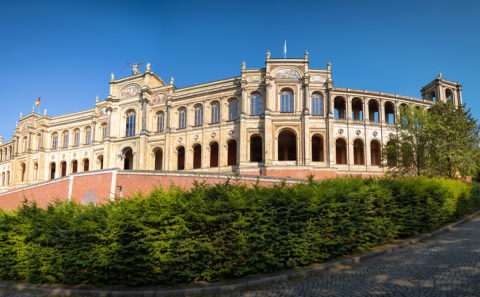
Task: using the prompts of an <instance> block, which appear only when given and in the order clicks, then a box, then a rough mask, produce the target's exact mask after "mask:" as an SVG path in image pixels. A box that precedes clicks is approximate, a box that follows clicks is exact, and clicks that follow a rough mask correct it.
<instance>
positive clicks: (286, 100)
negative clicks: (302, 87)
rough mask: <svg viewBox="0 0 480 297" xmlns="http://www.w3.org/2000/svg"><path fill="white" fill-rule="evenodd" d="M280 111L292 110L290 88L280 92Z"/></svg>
mask: <svg viewBox="0 0 480 297" xmlns="http://www.w3.org/2000/svg"><path fill="white" fill-rule="evenodd" d="M280 112H293V93H292V91H290V90H283V91H281V92H280Z"/></svg>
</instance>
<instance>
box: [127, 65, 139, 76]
mask: <svg viewBox="0 0 480 297" xmlns="http://www.w3.org/2000/svg"><path fill="white" fill-rule="evenodd" d="M127 65H128V66H130V67H132V75H136V74H140V71H138V69H139V68H140V66H142V65H143V63H132V64H130V63H129V62H127Z"/></svg>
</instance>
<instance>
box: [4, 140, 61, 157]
mask: <svg viewBox="0 0 480 297" xmlns="http://www.w3.org/2000/svg"><path fill="white" fill-rule="evenodd" d="M57 147H58V134H53V137H52V149H56V148H57ZM11 157H12V156H11V155H10V158H11Z"/></svg>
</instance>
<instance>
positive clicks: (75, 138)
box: [73, 129, 80, 146]
mask: <svg viewBox="0 0 480 297" xmlns="http://www.w3.org/2000/svg"><path fill="white" fill-rule="evenodd" d="M73 145H74V146H79V145H80V129H75V131H73Z"/></svg>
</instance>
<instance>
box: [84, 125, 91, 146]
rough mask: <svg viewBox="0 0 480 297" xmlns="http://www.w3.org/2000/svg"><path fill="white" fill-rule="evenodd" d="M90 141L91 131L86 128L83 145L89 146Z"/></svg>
mask: <svg viewBox="0 0 480 297" xmlns="http://www.w3.org/2000/svg"><path fill="white" fill-rule="evenodd" d="M91 141H92V129H90V127H88V128H87V129H86V130H85V144H90V142H91Z"/></svg>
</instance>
